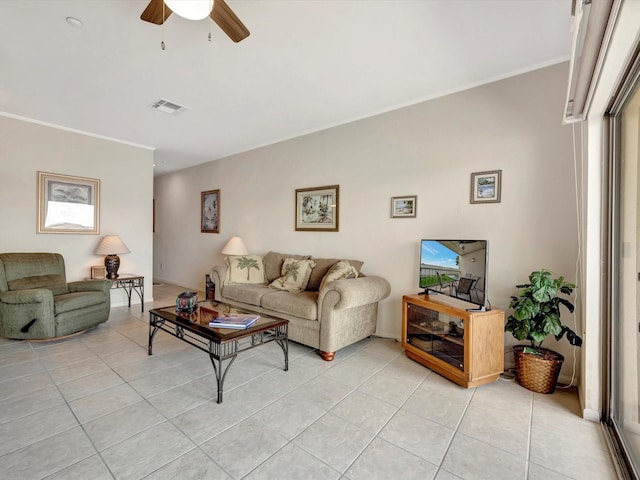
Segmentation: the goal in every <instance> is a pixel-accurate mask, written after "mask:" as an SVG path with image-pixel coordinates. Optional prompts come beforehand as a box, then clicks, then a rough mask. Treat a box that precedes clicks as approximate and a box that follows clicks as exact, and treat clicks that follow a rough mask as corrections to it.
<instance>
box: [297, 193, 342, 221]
mask: <svg viewBox="0 0 640 480" xmlns="http://www.w3.org/2000/svg"><path fill="white" fill-rule="evenodd" d="M339 193H340V186H339V185H330V186H327V187H314V188H299V189H297V190H296V231H305V230H306V231H316V232H337V231H338V212H339Z"/></svg>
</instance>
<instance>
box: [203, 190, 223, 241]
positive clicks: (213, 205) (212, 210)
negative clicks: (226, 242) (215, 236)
mask: <svg viewBox="0 0 640 480" xmlns="http://www.w3.org/2000/svg"><path fill="white" fill-rule="evenodd" d="M200 232H202V233H220V190H209V191H208V192H202V193H201V194H200Z"/></svg>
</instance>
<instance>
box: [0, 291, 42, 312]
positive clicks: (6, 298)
mask: <svg viewBox="0 0 640 480" xmlns="http://www.w3.org/2000/svg"><path fill="white" fill-rule="evenodd" d="M26 303H45V304H48V305H50V306H51V307H52V308H53V293H52V292H51V290H49V289H48V288H29V289H27V290H12V291H9V292H3V293H0V304H6V305H23V304H26Z"/></svg>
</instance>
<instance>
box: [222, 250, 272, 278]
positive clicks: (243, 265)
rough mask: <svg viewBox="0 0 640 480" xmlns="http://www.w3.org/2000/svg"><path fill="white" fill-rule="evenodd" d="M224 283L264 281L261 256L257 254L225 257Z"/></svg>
mask: <svg viewBox="0 0 640 480" xmlns="http://www.w3.org/2000/svg"><path fill="white" fill-rule="evenodd" d="M225 283H252V284H264V283H266V282H265V279H264V264H263V262H262V257H261V256H259V255H237V256H235V255H232V256H229V257H227V276H226V278H225Z"/></svg>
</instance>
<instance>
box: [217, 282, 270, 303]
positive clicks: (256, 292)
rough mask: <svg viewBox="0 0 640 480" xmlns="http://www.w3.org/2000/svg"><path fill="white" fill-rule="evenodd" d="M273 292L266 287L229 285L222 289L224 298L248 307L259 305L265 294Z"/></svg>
mask: <svg viewBox="0 0 640 480" xmlns="http://www.w3.org/2000/svg"><path fill="white" fill-rule="evenodd" d="M269 292H273V290H271V289H270V288H269V287H267V286H266V285H247V284H245V285H239V284H233V283H232V284H229V285H225V286H224V287H222V296H223V297H225V298H229V299H231V300H235V301H236V302H242V303H246V304H248V305H258V306H260V302H261V300H262V297H263V295H264V294H266V293H269Z"/></svg>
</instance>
